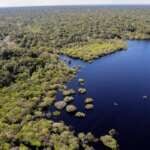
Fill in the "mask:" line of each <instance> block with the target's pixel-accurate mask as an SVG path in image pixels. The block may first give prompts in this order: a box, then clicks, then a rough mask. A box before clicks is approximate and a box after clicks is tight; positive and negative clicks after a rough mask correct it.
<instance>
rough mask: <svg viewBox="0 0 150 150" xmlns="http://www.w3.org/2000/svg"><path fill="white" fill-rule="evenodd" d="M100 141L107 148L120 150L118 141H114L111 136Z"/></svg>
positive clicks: (102, 137)
mask: <svg viewBox="0 0 150 150" xmlns="http://www.w3.org/2000/svg"><path fill="white" fill-rule="evenodd" d="M100 141H101V142H102V143H103V144H104V145H105V146H107V147H109V148H110V149H112V150H118V143H117V140H116V139H114V138H113V137H112V136H111V135H104V136H101V137H100Z"/></svg>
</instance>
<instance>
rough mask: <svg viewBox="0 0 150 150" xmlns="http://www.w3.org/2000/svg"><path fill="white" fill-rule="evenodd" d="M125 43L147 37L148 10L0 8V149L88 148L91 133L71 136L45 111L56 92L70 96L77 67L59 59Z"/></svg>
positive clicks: (94, 53)
mask: <svg viewBox="0 0 150 150" xmlns="http://www.w3.org/2000/svg"><path fill="white" fill-rule="evenodd" d="M126 39H139V40H141V39H150V9H149V8H147V7H144V8H143V7H141V8H130V7H129V8H126V7H118V8H116V7H112V8H109V7H94V6H93V7H88V6H86V7H37V8H34V7H33V8H32V7H31V8H12V9H10V8H5V9H0V149H2V150H9V149H11V148H15V149H16V150H18V149H19V150H28V149H29V150H30V149H45V150H49V149H55V150H60V149H61V150H76V149H87V150H91V149H92V146H91V144H90V143H91V142H93V140H92V139H93V135H92V134H91V133H88V134H84V133H79V134H78V135H77V133H74V132H73V131H72V130H71V129H70V128H69V127H68V126H66V125H65V123H63V122H54V121H53V120H52V119H51V116H52V115H56V114H58V111H57V112H55V113H54V114H46V113H45V112H46V110H47V109H48V108H49V107H51V106H52V105H53V103H54V102H55V101H56V94H57V92H58V91H61V92H62V93H69V94H70V93H71V92H72V90H69V89H67V87H66V86H65V83H66V82H67V81H68V80H71V79H72V78H73V77H74V76H75V73H76V71H77V69H76V68H69V67H68V66H67V65H66V64H65V63H64V62H62V61H61V60H60V59H59V55H60V54H62V53H63V54H67V55H69V56H72V57H77V58H81V59H83V60H91V59H93V58H97V57H98V56H100V55H104V54H107V53H112V52H113V51H116V50H118V49H122V48H124V47H125V43H124V42H123V41H124V40H126ZM77 49H79V50H80V51H77ZM85 54H86V55H85ZM67 96H68V94H67ZM69 98H72V97H69ZM67 100H68V97H67ZM106 137H107V138H109V139H108V140H112V143H113V144H114V143H115V146H114V145H113V146H112V147H113V148H114V149H117V146H116V141H114V139H110V138H111V136H106ZM103 140H105V137H104V138H103ZM105 145H107V144H105ZM109 147H110V148H111V143H109Z"/></svg>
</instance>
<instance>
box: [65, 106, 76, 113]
mask: <svg viewBox="0 0 150 150" xmlns="http://www.w3.org/2000/svg"><path fill="white" fill-rule="evenodd" d="M66 111H67V112H69V113H73V112H75V111H77V107H76V106H75V105H73V104H70V105H67V106H66Z"/></svg>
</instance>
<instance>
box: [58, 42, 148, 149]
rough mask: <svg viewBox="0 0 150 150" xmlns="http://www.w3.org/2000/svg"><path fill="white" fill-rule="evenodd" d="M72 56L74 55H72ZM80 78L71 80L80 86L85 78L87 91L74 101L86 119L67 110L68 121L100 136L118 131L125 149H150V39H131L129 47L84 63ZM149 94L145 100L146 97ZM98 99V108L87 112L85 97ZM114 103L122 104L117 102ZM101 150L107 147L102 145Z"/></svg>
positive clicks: (74, 86)
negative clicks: (80, 80)
mask: <svg viewBox="0 0 150 150" xmlns="http://www.w3.org/2000/svg"><path fill="white" fill-rule="evenodd" d="M69 59H71V58H69ZM71 60H72V64H71V66H74V65H81V66H82V67H81V69H80V71H79V73H78V74H77V78H75V79H74V80H72V81H71V82H69V83H68V86H69V87H71V88H74V89H78V88H79V87H80V85H79V83H78V78H84V79H85V81H86V82H85V87H86V89H87V90H88V92H87V94H85V95H79V94H77V95H76V96H75V101H74V103H75V104H76V106H77V107H78V109H79V110H80V111H84V112H86V113H87V116H86V118H84V119H77V118H75V117H74V116H72V115H70V114H68V113H66V112H63V113H62V115H61V116H60V118H59V120H64V121H65V123H66V124H68V125H71V126H72V127H73V128H74V130H75V131H77V132H81V131H83V132H88V131H90V132H92V133H93V134H94V135H96V136H97V137H99V136H100V135H103V134H106V133H108V131H109V130H110V129H112V128H115V129H116V130H117V131H118V133H119V134H118V135H117V139H118V142H119V145H120V149H121V150H149V149H150V41H128V49H127V50H125V51H121V52H117V53H115V54H112V55H109V56H105V57H103V58H101V59H97V60H95V61H94V62H93V63H91V64H89V63H84V62H82V61H80V60H75V59H71ZM144 95H146V96H149V97H148V99H143V96H144ZM86 97H93V98H94V100H95V101H94V109H93V110H91V111H85V109H84V99H85V98H86ZM114 102H115V103H117V104H118V106H115V105H114ZM95 148H96V149H97V150H101V149H104V148H102V147H101V146H100V145H97V146H96V147H95Z"/></svg>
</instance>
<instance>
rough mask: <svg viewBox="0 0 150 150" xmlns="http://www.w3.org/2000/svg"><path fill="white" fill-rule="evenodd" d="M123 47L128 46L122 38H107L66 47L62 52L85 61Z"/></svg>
mask: <svg viewBox="0 0 150 150" xmlns="http://www.w3.org/2000/svg"><path fill="white" fill-rule="evenodd" d="M123 48H124V49H125V48H126V44H125V42H123V41H121V40H105V41H94V42H88V43H87V44H83V45H81V46H75V47H70V48H64V49H63V50H62V53H63V54H65V55H69V56H71V57H74V58H80V59H82V60H84V61H90V60H92V59H95V58H98V57H100V56H104V55H107V54H110V53H113V52H115V51H118V50H121V49H123Z"/></svg>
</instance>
